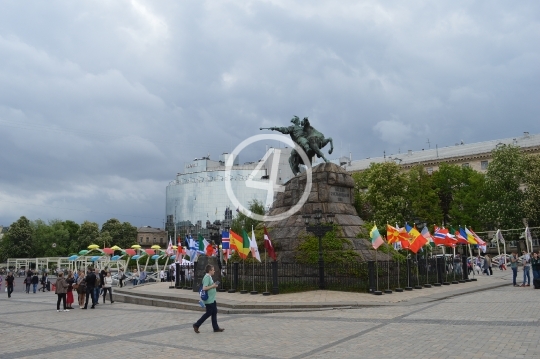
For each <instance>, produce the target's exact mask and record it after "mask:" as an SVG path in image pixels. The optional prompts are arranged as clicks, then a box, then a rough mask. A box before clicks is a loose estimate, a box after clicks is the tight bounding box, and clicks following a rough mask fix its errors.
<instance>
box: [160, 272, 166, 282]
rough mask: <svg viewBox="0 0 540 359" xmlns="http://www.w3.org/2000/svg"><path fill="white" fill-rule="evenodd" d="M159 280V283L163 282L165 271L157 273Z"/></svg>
mask: <svg viewBox="0 0 540 359" xmlns="http://www.w3.org/2000/svg"><path fill="white" fill-rule="evenodd" d="M159 278H160V279H161V282H165V270H163V269H162V270H161V271H159Z"/></svg>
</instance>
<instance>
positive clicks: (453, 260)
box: [452, 247, 458, 284]
mask: <svg viewBox="0 0 540 359" xmlns="http://www.w3.org/2000/svg"><path fill="white" fill-rule="evenodd" d="M452 249H453V253H454V256H453V257H452V262H453V263H452V268H453V270H452V274H453V277H454V280H453V281H452V284H457V283H458V282H457V281H456V267H455V265H456V247H454V248H452Z"/></svg>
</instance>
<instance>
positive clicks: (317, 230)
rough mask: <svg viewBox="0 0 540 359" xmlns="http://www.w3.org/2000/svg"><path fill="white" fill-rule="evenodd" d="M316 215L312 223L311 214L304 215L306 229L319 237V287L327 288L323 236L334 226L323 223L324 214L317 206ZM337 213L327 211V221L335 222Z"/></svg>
mask: <svg viewBox="0 0 540 359" xmlns="http://www.w3.org/2000/svg"><path fill="white" fill-rule="evenodd" d="M314 213H315V215H314V216H313V218H314V219H315V224H314V225H310V220H311V216H310V215H303V216H302V217H303V218H304V222H305V224H306V231H308V232H311V233H313V234H314V235H316V236H317V237H318V238H319V289H325V285H324V258H323V251H322V238H323V237H324V235H325V234H326V233H328V232H330V231H332V230H333V227H332V226H325V225H323V224H322V223H321V220H322V219H323V216H324V214H323V213H322V211H321V210H320V209H319V208H317V209H316V210H315V211H314ZM334 217H335V215H334V214H333V213H327V214H326V222H327V223H329V224H332V223H333V222H334Z"/></svg>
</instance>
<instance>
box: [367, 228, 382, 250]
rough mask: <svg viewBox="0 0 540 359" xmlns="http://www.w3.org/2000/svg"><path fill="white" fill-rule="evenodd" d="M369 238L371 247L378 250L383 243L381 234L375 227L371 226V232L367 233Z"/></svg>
mask: <svg viewBox="0 0 540 359" xmlns="http://www.w3.org/2000/svg"><path fill="white" fill-rule="evenodd" d="M369 237H370V238H371V245H372V246H373V248H375V249H377V248H379V247H380V246H381V244H383V243H384V241H383V239H382V237H381V234H380V233H379V230H378V229H377V226H373V228H371V231H370V232H369Z"/></svg>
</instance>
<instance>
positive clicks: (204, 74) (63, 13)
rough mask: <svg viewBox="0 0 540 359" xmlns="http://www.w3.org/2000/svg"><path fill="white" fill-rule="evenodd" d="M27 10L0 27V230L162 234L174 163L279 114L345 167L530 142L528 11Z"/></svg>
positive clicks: (140, 5)
mask: <svg viewBox="0 0 540 359" xmlns="http://www.w3.org/2000/svg"><path fill="white" fill-rule="evenodd" d="M31 4H32V5H31V6H30V5H29V4H28V3H25V4H24V5H23V4H22V3H21V2H18V1H9V2H5V3H4V4H3V7H2V10H3V11H2V12H1V13H0V81H1V83H2V86H1V87H0V161H1V168H2V175H1V177H0V224H4V225H8V224H10V223H11V222H13V221H14V220H16V219H17V218H18V217H19V216H21V215H27V216H28V217H29V218H32V219H36V218H43V219H51V218H61V219H73V220H76V221H79V222H80V221H82V220H84V219H90V220H94V221H97V222H100V223H102V222H104V221H105V220H106V219H108V218H110V217H118V218H119V219H121V220H126V221H131V222H132V223H134V224H136V225H142V224H149V225H154V226H161V225H162V220H160V218H163V217H164V207H165V206H164V204H165V203H164V202H165V199H164V193H165V186H166V185H167V183H168V182H169V181H170V180H173V179H174V176H175V174H176V173H177V172H181V171H182V170H183V165H184V162H187V161H190V160H192V159H193V158H195V157H202V156H206V155H207V154H210V155H211V158H217V157H218V156H219V155H220V154H221V153H222V152H230V151H232V149H233V148H234V147H235V146H236V145H237V144H238V143H240V142H241V141H242V140H244V139H245V138H247V137H249V136H252V135H254V134H259V133H261V131H259V130H258V128H259V127H263V126H264V127H268V126H273V125H282V126H285V125H287V124H288V123H289V120H290V118H291V117H292V116H293V115H298V116H301V117H303V116H309V118H310V120H311V122H312V124H313V125H314V126H315V127H316V128H317V129H319V130H321V131H322V132H323V133H325V134H326V135H327V136H332V137H333V138H334V140H335V147H336V151H335V152H334V155H335V156H339V155H348V154H349V151H350V152H352V157H353V159H358V158H364V157H372V156H379V155H382V152H383V151H384V150H386V151H387V154H388V153H392V152H393V153H396V152H397V151H398V150H399V149H401V150H402V151H405V150H406V149H413V150H419V149H421V148H424V147H427V146H428V145H427V143H426V142H427V139H428V138H429V140H430V143H431V146H433V145H434V144H438V145H439V147H440V146H445V145H453V144H454V143H455V142H458V141H460V140H464V141H465V142H468V143H470V142H476V141H483V140H489V139H494V138H504V137H513V136H518V135H520V133H521V132H522V131H530V132H531V133H538V132H540V126H539V125H538V121H537V118H538V115H539V113H540V109H539V105H538V98H539V89H538V83H539V82H538V78H539V71H540V70H539V68H538V63H539V61H540V55H539V51H540V50H538V46H536V44H538V43H539V42H540V39H539V37H540V35H539V34H540V31H539V30H540V24H539V15H540V14H539V9H540V5H538V4H537V2H535V1H522V2H518V3H507V2H502V1H476V2H471V1H452V2H450V1H444V2H435V3H434V2H430V1H409V2H407V3H403V2H400V1H384V2H372V1H365V2H361V1H360V2H359V1H340V2H331V1H295V2H292V1H250V2H245V1H206V2H200V1H190V2H173V1H170V2H149V1H136V0H133V1H127V0H126V1H115V2H110V1H94V2H85V3H76V2H71V1H49V2H47V3H43V2H39V1H35V2H32V3H31ZM265 145H266V144H258V145H257V146H254V147H253V148H250V150H249V151H246V153H242V154H241V161H244V160H245V161H251V160H256V159H258V158H260V157H261V156H262V153H258V152H259V151H262V150H263V149H264V146H265Z"/></svg>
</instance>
